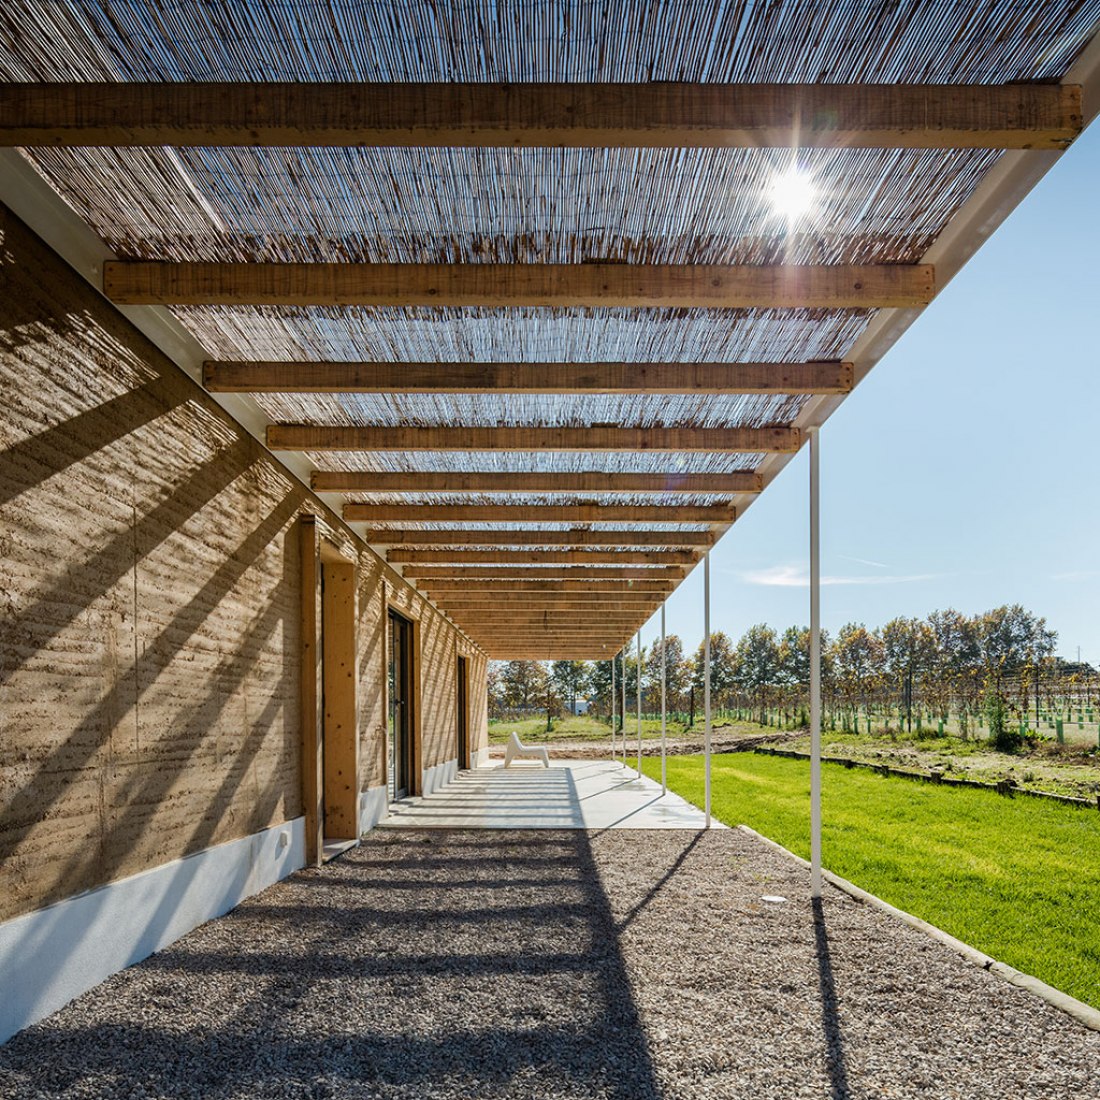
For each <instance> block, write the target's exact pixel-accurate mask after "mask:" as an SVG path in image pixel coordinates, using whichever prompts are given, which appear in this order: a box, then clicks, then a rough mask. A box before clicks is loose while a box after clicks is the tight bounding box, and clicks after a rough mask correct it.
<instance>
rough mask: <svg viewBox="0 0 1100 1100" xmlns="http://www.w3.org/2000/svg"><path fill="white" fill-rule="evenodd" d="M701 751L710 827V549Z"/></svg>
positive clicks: (705, 590)
mask: <svg viewBox="0 0 1100 1100" xmlns="http://www.w3.org/2000/svg"><path fill="white" fill-rule="evenodd" d="M703 713H704V715H705V717H704V721H703V752H704V755H705V757H706V763H705V767H706V813H707V828H708V829H709V828H710V551H709V550H708V551H707V552H706V553H705V554H704V555H703Z"/></svg>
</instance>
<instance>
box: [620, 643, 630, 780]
mask: <svg viewBox="0 0 1100 1100" xmlns="http://www.w3.org/2000/svg"><path fill="white" fill-rule="evenodd" d="M629 650H630V643H629V642H627V644H626V645H624V646H623V648H622V655H623V675H622V681H623V706H622V714H621V715H620V716H619V717H620V719H621V722H622V728H621V733H622V735H623V767H624V768H625V767H626V658H627V654H628V653H629Z"/></svg>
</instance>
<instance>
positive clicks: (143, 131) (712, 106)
mask: <svg viewBox="0 0 1100 1100" xmlns="http://www.w3.org/2000/svg"><path fill="white" fill-rule="evenodd" d="M1081 125H1082V109H1081V89H1080V88H1076V87H1070V86H1059V85H1048V84H1037V83H1036V84H982V85H937V84H901V83H899V84H793V83H792V84H764V83H759V84H752V83H746V84H717V83H716V84H693V83H656V82H655V83H649V84H646V83H630V84H626V83H623V84H598V83H590V84H581V83H577V84H572V83H543V84H535V83H516V84H494V83H488V82H486V83H427V84H416V83H407V84H406V83H401V84H396V83H394V84H384V83H321V82H313V83H311V82H303V83H204V82H194V83H191V82H182V81H181V82H178V83H169V82H165V83H137V82H130V83H92V82H88V83H65V84H62V83H58V84H31V83H27V84H21V83H14V84H6V85H0V144H3V145H7V146H123V147H124V146H155V145H170V146H207V147H217V146H238V147H242V146H292V147H293V146H310V145H312V146H382V147H393V146H422V147H440V146H442V147H466V148H473V147H492V146H497V147H505V146H507V147H513V148H514V147H519V146H529V147H571V148H585V147H587V148H607V147H616V146H618V147H636V148H718V149H722V148H732V147H741V148H776V149H790V148H798V147H801V148H814V147H818V148H822V147H827V148H834V147H836V148H900V149H905V148H910V149H1064V148H1065V147H1066V146H1067V145H1068V144H1069V143H1070V142H1071V141H1072V140H1073V139H1074V138H1075V137H1076V136H1077V134H1078V133H1079V132H1080V130H1081Z"/></svg>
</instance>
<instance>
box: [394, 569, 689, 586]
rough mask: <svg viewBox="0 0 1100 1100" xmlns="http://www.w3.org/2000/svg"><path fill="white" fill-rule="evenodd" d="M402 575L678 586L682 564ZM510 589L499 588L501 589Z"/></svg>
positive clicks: (432, 571) (424, 578)
mask: <svg viewBox="0 0 1100 1100" xmlns="http://www.w3.org/2000/svg"><path fill="white" fill-rule="evenodd" d="M401 574H403V575H404V576H407V577H410V579H412V577H415V579H417V580H422V581H429V580H431V581H442V580H460V581H466V582H472V581H489V582H497V581H520V580H524V581H572V580H579V579H581V577H583V579H585V580H588V581H615V580H618V581H672V582H673V583H675V584H679V583H680V581H682V580H683V576H684V570H683V566H682V565H585V566H581V565H406V566H404V569H403V570H401ZM509 586H510V585H507V584H505V585H500V587H502V588H507V587H509ZM429 587H430V586H429ZM639 591H640V590H639Z"/></svg>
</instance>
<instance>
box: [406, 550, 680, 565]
mask: <svg viewBox="0 0 1100 1100" xmlns="http://www.w3.org/2000/svg"><path fill="white" fill-rule="evenodd" d="M386 560H387V561H390V562H396V563H402V562H420V563H424V564H426V563H429V562H449V563H454V564H456V565H461V564H467V565H475V564H479V563H480V564H484V565H491V564H493V563H495V562H515V563H517V564H523V563H524V562H530V563H531V564H532V565H539V564H550V563H552V564H555V565H694V564H695V562H696V561H697V560H698V558H697V557H696V555H695V554H694V553H692V552H691V551H690V550H528V549H526V548H524V547H520V548H518V549H516V550H388V551H386Z"/></svg>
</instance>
